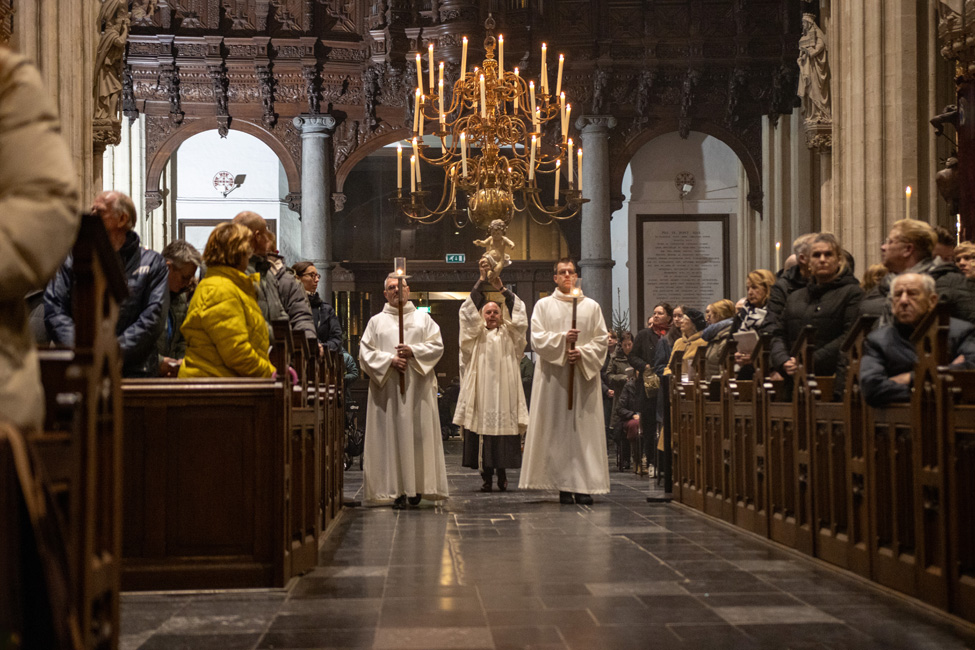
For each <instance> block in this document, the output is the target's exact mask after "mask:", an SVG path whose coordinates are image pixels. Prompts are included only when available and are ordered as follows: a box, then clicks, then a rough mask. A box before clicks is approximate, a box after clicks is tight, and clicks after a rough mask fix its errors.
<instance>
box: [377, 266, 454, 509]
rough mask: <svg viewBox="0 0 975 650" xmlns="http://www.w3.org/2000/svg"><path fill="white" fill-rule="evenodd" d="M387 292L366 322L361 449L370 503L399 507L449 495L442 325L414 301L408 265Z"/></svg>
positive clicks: (391, 278)
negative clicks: (440, 366) (440, 390)
mask: <svg viewBox="0 0 975 650" xmlns="http://www.w3.org/2000/svg"><path fill="white" fill-rule="evenodd" d="M395 266H396V268H395V270H394V272H393V273H391V274H390V275H389V276H388V277H387V278H386V282H385V284H384V286H383V293H384V296H385V298H386V305H385V306H384V307H383V310H382V311H381V312H380V313H378V314H376V315H375V316H373V317H372V318H370V319H369V323H368V324H367V325H366V329H365V331H364V332H363V334H362V339H361V340H360V342H359V363H360V364H361V367H362V370H363V371H364V372H365V373H366V375H368V376H369V401H368V405H367V407H366V409H367V410H366V435H365V449H364V450H363V474H364V479H363V484H364V485H363V487H364V490H365V500H366V501H367V502H372V503H383V502H387V503H388V502H389V501H390V500H392V506H393V508H394V509H397V510H399V509H403V508H405V507H406V505H407V503H409V504H410V505H412V506H416V505H418V504H419V503H420V500H421V498H422V497H426V498H428V499H431V500H435V501H436V500H442V499H446V498H447V496H448V489H447V471H446V467H445V465H444V453H443V442H442V439H441V434H440V415H439V412H438V409H437V379H436V373H435V372H434V367H435V366H436V365H437V362H438V361H439V360H440V357H441V356H442V355H443V340H442V338H441V336H440V327H439V326H438V325H437V324H436V323H435V322H434V321H433V319H432V318H431V317H430V315H429V314H427V313H425V312H422V311H418V310H417V309H416V307H415V306H414V305H413V303H411V302H410V287H409V285H408V284H407V275H406V260H405V259H404V258H397V260H396V265H395Z"/></svg>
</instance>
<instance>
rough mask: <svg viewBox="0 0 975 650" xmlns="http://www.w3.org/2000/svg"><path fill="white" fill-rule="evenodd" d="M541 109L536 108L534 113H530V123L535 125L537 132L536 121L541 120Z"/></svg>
mask: <svg viewBox="0 0 975 650" xmlns="http://www.w3.org/2000/svg"><path fill="white" fill-rule="evenodd" d="M541 116H542V109H540V108H536V109H535V113H534V114H533V115H532V124H533V125H534V126H535V132H536V133H538V132H539V128H538V123H539V121H540V120H541Z"/></svg>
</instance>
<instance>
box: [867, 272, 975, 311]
mask: <svg viewBox="0 0 975 650" xmlns="http://www.w3.org/2000/svg"><path fill="white" fill-rule="evenodd" d="M904 273H923V274H925V275H930V276H931V277H932V278H934V288H935V290H936V291H937V292H938V302H940V303H946V304H947V305H948V313H949V314H951V317H952V318H959V319H961V320H964V321H968V322H969V323H975V284H973V283H972V282H970V281H969V280H968V279H967V278H965V274H964V273H962V271H961V269H959V268H958V267H957V266H955V264H954V263H952V262H945V261H943V260H941V259H939V258H931V257H929V258H928V259H926V260H922V261H920V262H918V263H917V264H915V265H914V266H912V267H911V268H909V269H907V270H906V271H904ZM897 275H898V274H896V273H888V274H887V275H885V276H884V277H883V278H882V279H881V280H880V282H878V283H877V286H875V287H874V288H873V289H871V290H870V291H869V292H868V293H867V295H866V296H865V297H864V299H863V302H862V303H861V304H860V313H861V314H863V315H870V316H879V317H880V325H891V324H893V316H892V315H891V308H890V298H889V296H890V283H891V282H892V281H893V279H894V278H895V277H897Z"/></svg>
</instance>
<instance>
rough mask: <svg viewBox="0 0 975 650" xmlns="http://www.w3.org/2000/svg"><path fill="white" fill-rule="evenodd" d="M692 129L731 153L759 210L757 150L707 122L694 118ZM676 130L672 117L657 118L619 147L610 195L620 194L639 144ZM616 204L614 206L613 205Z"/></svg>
mask: <svg viewBox="0 0 975 650" xmlns="http://www.w3.org/2000/svg"><path fill="white" fill-rule="evenodd" d="M692 130H694V131H698V132H700V133H704V134H706V135H710V136H712V137H714V138H717V139H718V140H720V141H721V142H723V143H724V144H726V145H728V147H729V148H730V149H731V150H732V151H733V152H735V155H736V156H738V160H740V161H741V164H742V167H744V169H745V174H746V176H747V177H748V201H749V205H750V206H751V208H752V209H753V210H755V211H756V212H758V213H761V212H762V196H763V193H762V160H761V152H760V150H759V151H757V152H756V151H752V149H750V148H749V147H748V145H747V144H746V143H745V141H743V140H742V139H741V138H740V137H738V135H736V134H735V133H734V132H732V131H729V130H728V129H726V128H724V127H722V126H720V125H718V124H715V123H714V122H710V121H700V120H695V121H694V124H693V128H692ZM677 131H678V124H677V120H676V119H672V120H661V121H660V122H659V123H658V124H657V125H655V126H654V127H653V128H650V129H646V130H643V131H640V132H639V133H638V134H637V135H636V136H634V137H633V138H631V139H630V140H628V141H627V142H626V144H625V145H624V146H623V149H622V150H621V151H620V153H619V155H618V156H616V158H615V160H613V161H612V162H611V163H610V183H611V184H612V185H611V187H612V188H613V190H614V197H622V196H623V175H624V174H625V173H626V167H627V165H629V164H630V161H631V160H633V156H634V155H636V152H637V151H639V150H640V148H641V147H643V145H645V144H647V143H648V142H650V141H651V140H653V139H654V138H657V137H659V136H662V135H664V134H667V133H674V132H677ZM616 207H618V206H615V205H614V208H616Z"/></svg>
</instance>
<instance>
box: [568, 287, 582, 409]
mask: <svg viewBox="0 0 975 650" xmlns="http://www.w3.org/2000/svg"><path fill="white" fill-rule="evenodd" d="M581 282H582V281H581V280H579V279H578V278H577V279H576V281H575V284H574V285H573V286H572V328H571V329H575V328H576V307H577V306H578V303H579V296H581V295H582V284H581ZM575 349H576V344H575V341H571V342H570V343H569V350H575ZM575 370H576V367H575V364H571V363H570V364H569V410H570V411H571V410H572V406H573V403H574V401H575V399H574V398H575V383H576V382H575V379H576V373H575Z"/></svg>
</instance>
